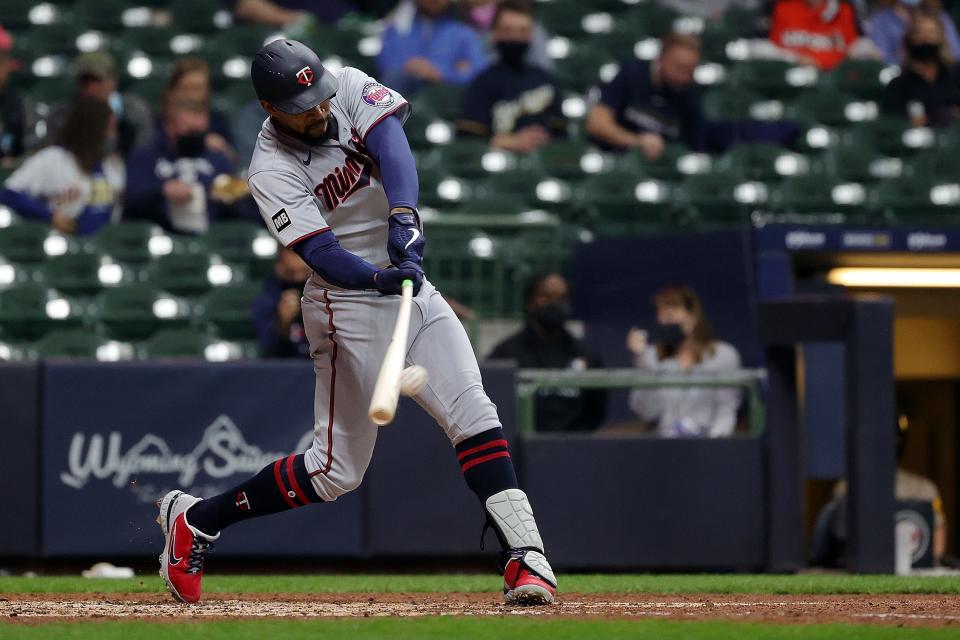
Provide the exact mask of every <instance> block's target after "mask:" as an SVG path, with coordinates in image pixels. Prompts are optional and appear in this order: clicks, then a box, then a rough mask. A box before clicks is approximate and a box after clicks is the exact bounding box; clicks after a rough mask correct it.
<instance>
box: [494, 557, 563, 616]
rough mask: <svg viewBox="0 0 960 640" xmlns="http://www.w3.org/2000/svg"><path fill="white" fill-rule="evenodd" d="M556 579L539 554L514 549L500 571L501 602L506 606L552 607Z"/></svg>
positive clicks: (555, 591) (555, 590) (555, 592)
mask: <svg viewBox="0 0 960 640" xmlns="http://www.w3.org/2000/svg"><path fill="white" fill-rule="evenodd" d="M556 594H557V579H556V577H554V575H553V569H551V568H550V565H549V563H547V559H546V558H545V557H544V555H543V554H542V553H540V552H539V551H531V550H527V549H514V550H513V551H511V552H510V559H509V560H507V566H506V567H505V568H504V570H503V599H504V601H505V602H506V603H507V604H518V605H542V604H552V603H553V598H554V596H555V595H556Z"/></svg>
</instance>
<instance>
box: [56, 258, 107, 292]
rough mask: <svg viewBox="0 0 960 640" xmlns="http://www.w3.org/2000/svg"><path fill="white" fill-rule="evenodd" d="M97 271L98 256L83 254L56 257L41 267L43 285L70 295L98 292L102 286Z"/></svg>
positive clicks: (98, 266) (98, 264) (98, 265)
mask: <svg viewBox="0 0 960 640" xmlns="http://www.w3.org/2000/svg"><path fill="white" fill-rule="evenodd" d="M117 268H118V269H119V268H120V267H119V265H117ZM99 270H100V256H98V255H92V254H84V253H78V254H72V255H71V254H67V255H62V256H58V257H56V258H52V259H50V260H48V261H47V262H45V263H44V264H43V265H42V272H43V280H44V283H45V284H46V285H47V286H50V287H53V288H54V289H57V290H58V291H62V292H64V293H67V294H71V295H90V294H93V293H95V292H97V291H99V290H100V288H101V287H102V286H103V284H102V283H101V282H100V277H99Z"/></svg>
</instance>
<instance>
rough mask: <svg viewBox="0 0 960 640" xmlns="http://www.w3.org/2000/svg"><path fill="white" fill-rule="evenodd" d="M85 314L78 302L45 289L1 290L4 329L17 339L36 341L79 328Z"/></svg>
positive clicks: (18, 288)
mask: <svg viewBox="0 0 960 640" xmlns="http://www.w3.org/2000/svg"><path fill="white" fill-rule="evenodd" d="M82 311H83V310H82V309H81V307H80V305H78V304H77V303H76V302H73V301H70V300H67V299H66V298H63V297H62V296H60V295H59V294H58V293H56V292H55V291H53V290H48V289H47V288H46V287H43V286H39V285H22V286H18V287H11V288H9V289H4V290H0V326H2V327H3V330H4V334H5V335H8V336H11V337H13V338H17V339H24V340H35V339H37V338H39V337H40V336H42V335H43V334H45V333H46V332H48V331H50V330H51V329H57V328H68V327H76V326H79V325H80V324H81V322H82V319H83V317H82Z"/></svg>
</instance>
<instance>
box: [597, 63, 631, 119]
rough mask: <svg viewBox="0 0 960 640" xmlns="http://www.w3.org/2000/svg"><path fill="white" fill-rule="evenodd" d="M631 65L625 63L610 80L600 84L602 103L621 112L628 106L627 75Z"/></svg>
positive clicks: (616, 111) (615, 111)
mask: <svg viewBox="0 0 960 640" xmlns="http://www.w3.org/2000/svg"><path fill="white" fill-rule="evenodd" d="M628 74H629V65H623V66H621V67H620V70H619V71H618V72H617V75H616V76H614V78H613V80H611V81H610V82H605V83H604V84H602V85H600V104H605V105H607V106H608V107H610V108H611V109H613V111H614V113H617V114H619V113H620V112H622V111H623V109H624V108H625V107H626V106H627V75H628Z"/></svg>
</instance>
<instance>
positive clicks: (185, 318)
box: [94, 285, 190, 340]
mask: <svg viewBox="0 0 960 640" xmlns="http://www.w3.org/2000/svg"><path fill="white" fill-rule="evenodd" d="M94 318H95V319H96V320H97V321H98V322H99V323H100V324H102V325H103V326H104V327H105V328H106V329H107V330H108V331H109V333H110V335H112V336H114V337H115V338H117V339H119V340H142V339H144V338H146V337H148V336H149V335H151V334H152V333H154V332H155V331H157V330H158V329H161V328H167V327H171V328H181V327H186V326H187V325H189V323H190V308H189V305H187V304H186V303H185V302H184V301H183V300H179V299H176V298H173V297H171V296H168V295H166V294H161V293H160V292H159V291H157V290H156V289H154V288H152V287H148V286H143V285H130V286H120V287H116V288H113V289H105V290H104V291H103V292H101V293H100V295H99V296H97V299H96V301H95V303H94Z"/></svg>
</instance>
